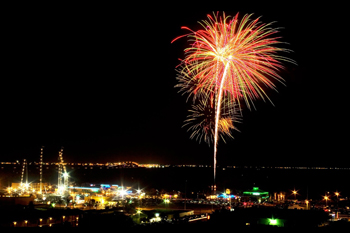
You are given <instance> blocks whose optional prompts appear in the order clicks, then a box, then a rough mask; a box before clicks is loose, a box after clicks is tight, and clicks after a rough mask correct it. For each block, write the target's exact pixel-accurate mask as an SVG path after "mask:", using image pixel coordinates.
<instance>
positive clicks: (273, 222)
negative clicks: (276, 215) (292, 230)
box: [269, 218, 277, 225]
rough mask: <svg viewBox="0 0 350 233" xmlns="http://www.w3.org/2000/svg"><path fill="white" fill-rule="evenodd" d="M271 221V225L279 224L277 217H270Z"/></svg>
mask: <svg viewBox="0 0 350 233" xmlns="http://www.w3.org/2000/svg"><path fill="white" fill-rule="evenodd" d="M269 221H270V224H271V225H277V219H272V218H269Z"/></svg>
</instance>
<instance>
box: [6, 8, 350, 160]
mask: <svg viewBox="0 0 350 233" xmlns="http://www.w3.org/2000/svg"><path fill="white" fill-rule="evenodd" d="M344 7H345V6H341V5H337V6H331V5H314V6H305V5H302V4H294V5H290V4H289V5H286V4H284V5H272V4H260V5H255V4H249V3H248V2H246V4H243V3H241V4H240V5H237V4H236V3H229V4H227V5H226V6H224V7H222V8H220V9H219V10H224V11H225V12H226V14H229V15H235V14H236V13H237V12H239V13H240V15H241V16H243V15H244V14H246V13H254V16H255V17H258V16H262V18H261V21H263V22H265V23H268V22H272V21H276V23H275V24H274V25H275V27H283V29H281V32H280V34H279V35H280V36H282V37H283V38H282V39H280V40H282V41H285V42H288V43H289V45H286V48H288V49H291V50H293V51H294V52H293V53H292V54H290V55H288V56H289V57H290V58H292V59H294V60H296V62H297V63H298V66H294V65H291V64H285V65H286V70H285V71H282V72H281V75H282V76H283V78H284V79H285V80H286V86H283V85H280V84H277V88H278V91H279V93H275V92H273V91H269V92H268V93H269V95H270V96H271V99H272V101H273V103H274V104H275V106H272V105H271V104H270V103H264V102H262V101H260V102H257V105H256V106H257V111H255V110H252V111H249V110H247V109H243V122H242V123H241V124H239V125H237V127H238V129H239V130H240V131H241V132H234V133H233V136H234V137H235V139H234V140H228V142H227V144H224V143H223V142H220V143H219V147H218V163H219V164H225V165H235V164H237V165H282V166H294V165H301V166H319V165H320V166H328V165H334V166H345V167H349V166H350V164H348V163H346V162H345V161H346V159H347V157H348V152H347V148H348V144H347V140H346V139H347V138H348V130H349V125H348V117H347V113H346V112H347V102H348V101H347V100H348V95H347V90H346V86H347V85H346V82H347V81H348V74H349V73H348V64H347V63H348V61H349V58H348V54H349V47H348V45H347V43H348V37H347V34H348V32H347V29H348V25H347V22H348V20H345V16H344V13H343V12H341V11H343V10H342V9H344ZM216 10H217V9H209V10H198V9H197V10H188V9H186V8H185V7H184V8H183V9H181V10H174V9H171V7H164V8H163V9H159V8H157V7H154V6H149V5H147V6H144V7H142V6H140V7H139V9H136V10H135V9H134V10H127V8H125V9H119V8H118V7H115V6H113V7H112V6H102V5H100V6H74V7H72V6H71V7H65V6H60V7H52V6H50V7H49V6H48V7H43V6H40V7H35V6H31V7H30V8H26V7H24V6H23V7H20V8H11V9H8V11H7V14H6V15H5V18H4V21H3V22H2V29H1V31H2V33H1V34H2V36H1V37H2V41H3V42H2V57H3V62H2V78H1V80H2V81H1V92H0V93H1V100H0V101H1V115H2V117H1V118H2V120H1V121H2V126H1V130H0V132H1V151H0V160H1V161H14V160H16V159H18V160H21V159H23V158H26V159H28V160H34V161H38V160H39V154H40V147H41V146H42V145H44V146H45V149H44V160H45V161H47V162H54V161H56V160H57V157H58V151H59V149H60V147H61V146H64V154H63V157H64V158H65V161H66V162H117V161H121V160H131V161H136V162H139V163H174V164H212V160H213V147H212V146H211V147H208V145H207V144H204V143H203V142H202V143H201V144H199V143H198V142H197V141H195V140H190V139H189V136H190V133H189V132H186V129H185V128H181V126H182V125H183V121H184V120H185V118H186V115H187V110H188V109H189V107H190V103H186V97H184V96H181V95H180V94H178V93H177V91H178V90H177V89H175V88H174V86H175V85H176V83H177V82H176V79H175V77H176V72H175V66H176V65H177V64H178V58H184V52H183V50H184V49H185V48H186V47H187V46H188V42H187V41H186V39H185V38H183V39H181V40H178V41H176V42H175V43H173V44H171V43H170V42H171V41H172V40H173V39H174V38H175V37H177V36H179V35H182V34H184V33H186V31H185V30H181V29H180V27H181V26H188V27H190V28H192V29H194V30H196V29H199V28H200V26H199V24H198V23H197V21H200V20H205V19H207V18H206V15H207V14H208V13H212V11H216ZM324 156H325V157H324Z"/></svg>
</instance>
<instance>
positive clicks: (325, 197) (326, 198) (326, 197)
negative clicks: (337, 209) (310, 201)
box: [324, 196, 329, 206]
mask: <svg viewBox="0 0 350 233" xmlns="http://www.w3.org/2000/svg"><path fill="white" fill-rule="evenodd" d="M324 199H325V200H326V206H327V201H328V199H329V197H328V196H324Z"/></svg>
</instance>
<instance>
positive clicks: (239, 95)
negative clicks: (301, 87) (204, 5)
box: [172, 13, 294, 182]
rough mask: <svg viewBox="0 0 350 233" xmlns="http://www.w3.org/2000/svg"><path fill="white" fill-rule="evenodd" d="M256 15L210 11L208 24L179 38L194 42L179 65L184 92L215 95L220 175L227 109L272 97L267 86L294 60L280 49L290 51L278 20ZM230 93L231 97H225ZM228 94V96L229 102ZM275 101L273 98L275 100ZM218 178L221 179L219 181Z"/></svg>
mask: <svg viewBox="0 0 350 233" xmlns="http://www.w3.org/2000/svg"><path fill="white" fill-rule="evenodd" d="M251 17H252V14H250V15H245V16H244V17H243V18H242V19H241V20H239V19H238V14H236V15H235V16H234V17H230V16H226V15H225V13H223V14H222V16H219V13H217V14H213V16H211V15H208V20H203V21H202V22H200V24H201V25H202V27H203V29H201V30H198V31H193V30H191V29H189V28H187V27H182V28H183V29H186V30H189V33H188V34H186V35H183V36H179V37H177V38H175V39H174V40H173V41H172V42H174V41H175V40H177V39H179V38H181V37H184V36H187V37H188V41H189V42H190V45H191V46H190V47H189V48H187V49H185V54H186V56H185V59H183V60H182V61H181V63H180V65H179V66H178V67H177V71H178V73H179V76H178V80H179V79H180V80H181V81H180V84H179V86H180V87H181V88H182V89H181V91H182V92H184V93H187V94H189V97H190V96H191V95H192V96H193V98H194V101H195V99H196V98H201V99H202V98H203V99H204V104H209V103H210V101H209V99H213V98H214V109H215V129H214V180H215V174H216V153H217V142H218V135H219V131H220V129H219V127H220V126H219V125H220V123H219V122H220V120H221V118H223V119H225V118H224V117H223V114H221V109H222V107H221V104H222V103H224V105H226V106H224V107H223V108H224V109H225V108H228V109H230V108H231V109H233V108H235V105H238V108H239V109H241V101H242V100H243V102H244V103H245V105H246V106H247V107H248V108H249V109H251V107H253V108H254V101H256V100H257V99H262V100H264V101H265V99H267V100H269V101H270V99H269V98H268V96H267V94H266V92H265V89H266V88H271V89H274V90H276V86H275V85H274V83H273V82H274V81H278V82H281V83H284V80H283V79H282V77H280V76H279V75H278V71H279V70H280V69H283V66H282V62H283V61H287V62H292V63H294V61H293V60H291V59H288V58H286V57H284V56H281V55H278V53H279V52H289V50H288V49H284V48H282V47H281V46H280V45H281V44H283V43H282V42H279V41H278V39H280V37H276V36H275V34H276V33H277V32H278V29H275V28H272V27H271V25H272V23H269V24H264V23H261V22H260V21H259V20H260V18H257V19H251ZM225 98H226V100H227V101H226V100H225ZM223 99H224V101H223ZM270 102H271V101H270ZM214 182H215V181H214Z"/></svg>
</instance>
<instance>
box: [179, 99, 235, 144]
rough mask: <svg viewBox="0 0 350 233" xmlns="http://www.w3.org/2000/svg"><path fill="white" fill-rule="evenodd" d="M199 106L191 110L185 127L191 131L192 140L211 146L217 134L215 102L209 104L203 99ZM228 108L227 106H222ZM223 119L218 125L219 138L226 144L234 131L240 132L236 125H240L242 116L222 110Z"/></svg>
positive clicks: (194, 106)
mask: <svg viewBox="0 0 350 233" xmlns="http://www.w3.org/2000/svg"><path fill="white" fill-rule="evenodd" d="M198 102H199V103H198V104H193V105H192V109H190V110H189V113H190V114H189V115H188V116H187V119H186V120H185V124H184V125H183V127H187V126H188V130H187V131H191V132H192V133H191V136H190V138H191V139H196V140H197V141H199V143H201V141H204V142H206V143H207V144H208V145H209V146H210V144H212V143H213V142H214V132H215V108H214V105H213V101H212V100H211V101H210V102H211V103H210V104H207V103H206V102H205V101H204V100H203V99H200V100H199V101H198ZM221 106H222V108H223V106H226V105H225V104H222V105H221ZM221 113H222V114H221V118H220V120H219V123H218V133H219V137H220V138H221V139H222V140H223V141H224V142H225V143H226V141H225V138H233V136H232V133H231V132H232V130H237V131H239V130H238V129H237V128H236V127H235V126H234V124H235V123H240V116H241V115H240V114H239V113H238V112H237V111H232V109H221Z"/></svg>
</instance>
